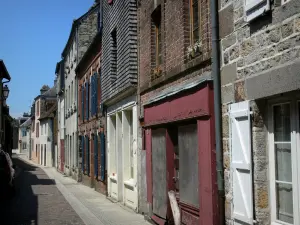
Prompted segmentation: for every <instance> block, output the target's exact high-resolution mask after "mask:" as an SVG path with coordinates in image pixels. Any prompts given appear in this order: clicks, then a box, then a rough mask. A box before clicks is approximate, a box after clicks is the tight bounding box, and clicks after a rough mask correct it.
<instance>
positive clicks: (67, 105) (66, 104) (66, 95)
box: [66, 89, 69, 109]
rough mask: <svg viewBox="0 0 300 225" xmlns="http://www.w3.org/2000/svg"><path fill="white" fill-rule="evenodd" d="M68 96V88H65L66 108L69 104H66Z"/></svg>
mask: <svg viewBox="0 0 300 225" xmlns="http://www.w3.org/2000/svg"><path fill="white" fill-rule="evenodd" d="M68 97H69V95H68V89H67V90H66V107H67V109H68V106H69V104H68Z"/></svg>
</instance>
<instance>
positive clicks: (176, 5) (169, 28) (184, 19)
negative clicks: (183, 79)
mask: <svg viewBox="0 0 300 225" xmlns="http://www.w3.org/2000/svg"><path fill="white" fill-rule="evenodd" d="M153 2H154V1H153V0H144V1H141V2H140V4H139V6H138V12H139V15H138V16H139V37H140V38H139V47H140V50H139V54H140V55H139V56H140V62H139V67H140V70H139V73H140V77H139V79H140V83H139V86H140V88H141V92H144V91H146V90H149V87H150V88H153V86H154V85H159V84H160V83H162V82H164V83H166V82H167V80H168V79H169V78H171V77H172V78H173V77H174V76H176V75H179V74H180V75H181V76H184V75H185V74H186V73H185V72H187V70H188V69H189V70H190V69H191V68H195V66H198V65H199V64H203V65H202V67H201V68H199V72H200V73H202V72H203V68H206V69H205V70H210V67H209V64H207V63H206V62H207V61H209V59H210V53H211V32H210V19H209V18H210V12H209V0H201V3H200V5H201V20H200V21H201V25H200V30H201V39H202V43H203V45H202V46H203V47H202V54H201V55H200V56H198V57H196V58H194V59H189V58H188V57H187V47H188V46H189V45H190V39H189V0H178V1H170V0H157V2H158V4H159V3H161V12H162V22H161V23H162V24H161V25H162V26H161V28H162V42H163V46H162V55H163V57H162V62H163V65H162V67H163V73H162V76H161V77H159V78H157V79H156V80H154V81H151V58H153V55H151V52H153V51H151V46H153V44H154V43H152V42H151V39H153V38H151V34H153V32H151V22H152V18H151V15H152V13H153V11H154V3H153ZM204 62H205V63H204ZM198 74H199V73H198Z"/></svg>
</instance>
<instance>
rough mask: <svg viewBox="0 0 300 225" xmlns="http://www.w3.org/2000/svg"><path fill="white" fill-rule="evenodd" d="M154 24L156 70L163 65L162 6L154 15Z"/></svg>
mask: <svg viewBox="0 0 300 225" xmlns="http://www.w3.org/2000/svg"><path fill="white" fill-rule="evenodd" d="M152 23H153V26H152V27H153V31H154V32H153V35H152V36H153V38H154V49H153V50H154V58H155V60H154V65H155V68H156V69H157V68H159V67H160V65H161V63H162V51H161V49H162V40H161V6H158V7H157V9H156V10H155V11H154V12H153V14H152Z"/></svg>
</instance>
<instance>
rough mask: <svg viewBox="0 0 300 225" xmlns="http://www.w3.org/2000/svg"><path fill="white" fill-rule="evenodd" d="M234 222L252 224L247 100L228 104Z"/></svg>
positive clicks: (249, 129) (250, 159)
mask: <svg viewBox="0 0 300 225" xmlns="http://www.w3.org/2000/svg"><path fill="white" fill-rule="evenodd" d="M229 115H230V123H231V124H230V137H231V168H232V181H233V184H232V185H233V219H234V224H235V225H238V224H243V225H245V224H253V192H252V157H251V156H252V153H251V120H250V107H249V101H244V102H240V103H235V104H231V105H230V109H229Z"/></svg>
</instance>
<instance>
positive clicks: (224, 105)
mask: <svg viewBox="0 0 300 225" xmlns="http://www.w3.org/2000/svg"><path fill="white" fill-rule="evenodd" d="M227 113H228V105H227V104H223V105H222V115H225V114H227Z"/></svg>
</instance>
